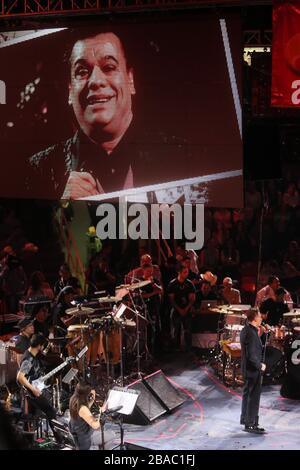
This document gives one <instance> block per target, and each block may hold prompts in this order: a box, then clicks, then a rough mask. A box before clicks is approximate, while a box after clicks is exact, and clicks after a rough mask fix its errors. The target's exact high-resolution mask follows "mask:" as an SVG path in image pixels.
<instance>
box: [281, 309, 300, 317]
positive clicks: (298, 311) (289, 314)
mask: <svg viewBox="0 0 300 470" xmlns="http://www.w3.org/2000/svg"><path fill="white" fill-rule="evenodd" d="M283 316H284V317H291V318H293V317H300V309H299V308H297V309H294V310H293V311H292V312H287V313H284V314H283Z"/></svg>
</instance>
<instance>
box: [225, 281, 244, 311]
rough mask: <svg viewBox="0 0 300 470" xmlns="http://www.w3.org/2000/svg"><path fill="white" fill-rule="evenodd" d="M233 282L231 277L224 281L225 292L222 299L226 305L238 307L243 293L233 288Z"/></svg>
mask: <svg viewBox="0 0 300 470" xmlns="http://www.w3.org/2000/svg"><path fill="white" fill-rule="evenodd" d="M232 285H233V281H232V279H231V277H225V278H224V279H223V290H222V293H221V297H222V299H223V300H224V303H225V304H229V305H237V304H240V303H241V293H240V291H239V290H238V289H234V288H233V287H232Z"/></svg>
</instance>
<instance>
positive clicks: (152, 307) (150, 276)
mask: <svg viewBox="0 0 300 470" xmlns="http://www.w3.org/2000/svg"><path fill="white" fill-rule="evenodd" d="M143 280H144V281H150V282H151V283H150V284H148V285H146V286H144V287H143V288H142V297H143V299H144V302H145V304H146V307H147V313H148V316H149V318H148V320H150V323H149V324H148V347H150V350H151V352H152V354H154V352H155V349H156V346H157V340H158V335H159V332H160V330H161V321H160V305H161V295H162V293H163V289H162V287H161V286H160V282H159V280H158V279H155V278H154V269H153V265H152V264H144V265H143Z"/></svg>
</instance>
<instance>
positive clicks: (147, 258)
mask: <svg viewBox="0 0 300 470" xmlns="http://www.w3.org/2000/svg"><path fill="white" fill-rule="evenodd" d="M144 264H151V265H152V266H153V275H154V277H155V279H157V280H158V281H159V282H160V281H161V272H160V268H159V266H157V265H156V264H153V263H152V257H151V255H149V254H143V255H142V256H141V258H140V266H139V267H138V268H135V269H133V270H132V271H130V272H129V273H128V274H127V275H126V276H125V283H126V284H132V283H134V282H136V281H138V280H141V279H143V274H144V272H143V265H144Z"/></svg>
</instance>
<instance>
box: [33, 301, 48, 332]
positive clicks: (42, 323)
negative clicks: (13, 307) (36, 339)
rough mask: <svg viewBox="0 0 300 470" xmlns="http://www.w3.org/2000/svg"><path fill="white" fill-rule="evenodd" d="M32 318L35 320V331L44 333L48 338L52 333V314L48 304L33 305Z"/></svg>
mask: <svg viewBox="0 0 300 470" xmlns="http://www.w3.org/2000/svg"><path fill="white" fill-rule="evenodd" d="M31 318H32V320H33V327H34V332H35V333H36V334H38V333H42V334H43V335H44V336H45V337H46V338H48V337H49V333H50V315H49V307H48V306H47V304H42V303H40V304H37V305H35V306H34V307H33V309H32V313H31Z"/></svg>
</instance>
